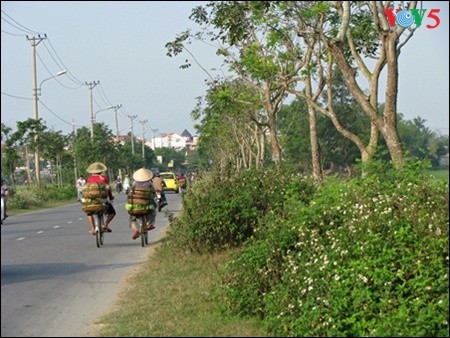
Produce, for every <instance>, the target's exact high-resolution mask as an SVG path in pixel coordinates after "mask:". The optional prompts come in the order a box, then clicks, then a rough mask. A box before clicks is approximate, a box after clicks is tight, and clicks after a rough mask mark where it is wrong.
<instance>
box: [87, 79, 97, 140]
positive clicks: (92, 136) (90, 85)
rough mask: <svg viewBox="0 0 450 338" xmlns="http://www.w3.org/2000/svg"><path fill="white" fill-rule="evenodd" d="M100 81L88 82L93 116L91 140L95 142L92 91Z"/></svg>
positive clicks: (91, 114) (92, 115)
mask: <svg viewBox="0 0 450 338" xmlns="http://www.w3.org/2000/svg"><path fill="white" fill-rule="evenodd" d="M99 83H100V81H93V82H86V86H88V88H89V106H90V116H91V140H94V99H93V97H92V89H94V87H95V86H96V85H98V84H99Z"/></svg>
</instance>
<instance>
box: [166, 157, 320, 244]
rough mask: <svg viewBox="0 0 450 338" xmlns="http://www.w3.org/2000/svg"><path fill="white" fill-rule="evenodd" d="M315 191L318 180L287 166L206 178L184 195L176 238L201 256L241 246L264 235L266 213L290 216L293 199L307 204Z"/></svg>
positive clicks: (174, 229)
mask: <svg viewBox="0 0 450 338" xmlns="http://www.w3.org/2000/svg"><path fill="white" fill-rule="evenodd" d="M314 189H315V187H314V183H313V181H312V180H310V179H306V178H304V177H303V176H301V175H299V174H298V173H296V171H295V169H293V168H287V167H281V166H274V167H272V168H271V169H269V170H266V171H260V170H256V169H252V170H245V171H241V172H239V173H237V174H235V175H229V176H225V175H219V174H218V173H211V174H208V175H204V176H203V177H202V178H201V179H197V180H196V181H195V182H194V184H192V185H191V187H190V189H189V190H188V191H187V192H186V194H185V195H184V202H183V211H182V213H181V215H180V216H179V217H178V218H177V220H176V221H175V222H174V223H173V224H172V234H173V237H174V240H175V241H177V242H178V243H179V245H180V246H182V247H189V248H191V249H192V250H196V251H199V252H205V251H206V252H209V251H215V250H222V249H224V248H227V247H236V246H239V245H241V244H242V243H244V242H245V241H246V240H247V239H248V238H250V237H251V236H252V235H257V236H260V234H259V233H258V232H262V233H263V229H261V227H260V226H259V220H260V219H261V218H262V217H264V215H266V214H277V215H284V213H285V206H286V212H287V210H288V209H289V206H288V203H287V201H289V199H290V198H292V196H295V198H296V199H297V200H301V201H307V200H308V199H309V196H310V195H311V194H312V192H313V191H314Z"/></svg>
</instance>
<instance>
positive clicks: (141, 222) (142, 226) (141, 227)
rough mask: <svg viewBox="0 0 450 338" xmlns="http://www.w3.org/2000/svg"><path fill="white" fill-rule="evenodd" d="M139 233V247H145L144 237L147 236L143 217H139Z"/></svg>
mask: <svg viewBox="0 0 450 338" xmlns="http://www.w3.org/2000/svg"><path fill="white" fill-rule="evenodd" d="M139 232H140V233H141V245H142V247H144V246H145V237H146V236H147V229H146V224H145V216H140V217H139Z"/></svg>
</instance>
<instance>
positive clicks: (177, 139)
mask: <svg viewBox="0 0 450 338" xmlns="http://www.w3.org/2000/svg"><path fill="white" fill-rule="evenodd" d="M196 146H197V138H194V137H192V135H191V134H190V133H189V132H188V131H187V130H186V129H185V130H183V132H182V133H181V134H177V133H175V132H167V133H162V134H160V137H154V138H153V139H152V146H151V148H152V149H153V150H154V149H156V148H173V149H176V150H182V149H184V148H186V147H187V148H188V149H195V147H196Z"/></svg>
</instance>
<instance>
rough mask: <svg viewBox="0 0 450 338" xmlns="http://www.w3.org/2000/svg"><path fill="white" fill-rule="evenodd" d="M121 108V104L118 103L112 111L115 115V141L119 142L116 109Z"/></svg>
mask: <svg viewBox="0 0 450 338" xmlns="http://www.w3.org/2000/svg"><path fill="white" fill-rule="evenodd" d="M120 108H122V105H121V104H118V105H116V106H115V107H114V113H115V117H116V139H117V140H116V141H117V142H119V120H118V119H117V111H118V110H119V109H120Z"/></svg>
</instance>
